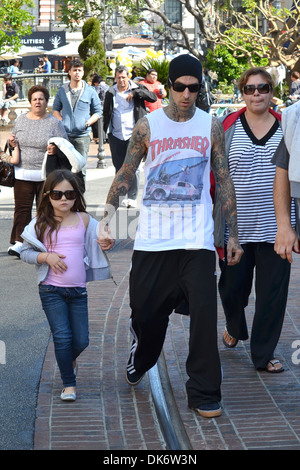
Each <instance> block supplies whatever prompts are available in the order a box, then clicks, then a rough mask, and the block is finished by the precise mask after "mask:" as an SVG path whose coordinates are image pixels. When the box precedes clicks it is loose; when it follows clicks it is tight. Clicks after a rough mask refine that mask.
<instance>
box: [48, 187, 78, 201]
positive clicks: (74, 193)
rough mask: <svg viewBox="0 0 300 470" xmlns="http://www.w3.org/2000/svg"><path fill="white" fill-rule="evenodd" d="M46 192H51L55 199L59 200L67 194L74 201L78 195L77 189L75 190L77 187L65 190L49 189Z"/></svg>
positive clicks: (52, 197)
mask: <svg viewBox="0 0 300 470" xmlns="http://www.w3.org/2000/svg"><path fill="white" fill-rule="evenodd" d="M45 194H49V196H50V197H51V199H53V201H59V200H60V199H61V198H62V197H63V196H65V198H66V199H68V200H69V201H73V200H74V199H76V197H77V191H75V189H68V190H67V191H65V192H63V191H56V190H55V189H52V190H51V191H47V192H46V193H45Z"/></svg>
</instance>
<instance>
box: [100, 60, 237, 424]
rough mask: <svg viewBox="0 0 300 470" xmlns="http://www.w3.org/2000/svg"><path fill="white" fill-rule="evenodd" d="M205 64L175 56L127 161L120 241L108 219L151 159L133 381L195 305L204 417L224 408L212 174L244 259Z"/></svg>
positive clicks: (114, 196)
mask: <svg viewBox="0 0 300 470" xmlns="http://www.w3.org/2000/svg"><path fill="white" fill-rule="evenodd" d="M201 80H202V66H201V63H200V62H199V60H198V59H196V58H195V57H193V56H190V55H189V54H183V55H180V56H178V57H176V58H175V59H173V60H172V61H171V63H170V67H169V78H168V85H169V89H170V104H169V106H167V107H165V108H161V109H158V110H156V111H153V112H152V113H150V114H148V115H147V116H145V117H144V118H142V119H140V120H139V121H138V123H137V124H136V126H135V128H134V130H133V133H132V137H131V141H130V143H129V147H128V151H127V155H126V159H125V162H124V164H123V166H122V168H121V170H120V171H119V172H118V174H117V175H116V177H115V179H114V181H113V183H112V186H111V188H110V191H109V194H108V197H107V204H106V207H105V217H104V219H103V220H102V222H101V224H100V233H99V244H100V246H101V247H102V249H103V250H107V249H110V248H111V247H112V246H113V244H114V240H113V239H112V237H111V235H110V231H109V229H108V225H107V224H108V223H109V221H110V220H111V217H112V216H113V214H114V212H115V210H116V209H117V208H118V206H119V198H120V197H121V196H123V195H125V194H126V193H127V191H128V189H129V188H130V185H131V184H132V181H133V179H134V174H135V172H136V170H137V168H138V166H139V164H140V162H141V161H142V160H143V159H146V160H145V166H144V170H145V185H144V194H143V201H142V205H141V210H140V216H139V225H138V231H137V235H136V239H135V245H134V253H133V258H132V269H131V274H130V306H131V309H132V314H131V331H132V333H133V337H134V339H133V342H132V347H131V352H130V357H129V361H128V365H127V371H126V381H127V382H128V383H129V384H130V385H137V384H138V383H139V382H140V380H141V379H142V378H143V376H144V374H145V373H146V371H148V370H149V369H150V368H151V367H153V366H154V364H155V363H156V362H157V360H158V357H159V355H160V352H161V349H162V346H163V343H164V339H165V334H166V330H167V325H168V318H169V315H170V314H171V313H172V311H173V310H174V309H175V308H176V307H177V306H178V305H179V304H180V303H181V302H182V301H185V302H187V303H188V306H189V315H190V320H191V321H190V340H189V355H188V358H187V362H186V369H187V374H188V376H189V379H188V381H187V383H186V389H187V396H188V405H189V407H190V408H191V409H193V410H195V411H197V412H198V413H199V414H200V415H201V416H203V417H207V418H211V417H216V416H220V414H221V407H220V400H221V391H220V385H221V366H220V359H219V353H218V347H217V328H216V323H217V291H216V266H215V263H216V259H215V250H214V241H213V229H214V224H213V219H212V198H211V195H210V189H211V184H210V172H211V169H212V170H213V172H214V176H215V180H216V184H217V185H218V187H220V190H221V191H220V192H221V193H222V196H221V198H222V206H223V209H224V212H225V214H226V220H227V223H228V224H229V226H230V229H229V232H230V236H229V239H230V241H229V256H228V263H229V264H232V265H234V264H236V263H238V262H239V260H240V258H241V256H242V253H243V250H242V249H241V247H240V244H239V241H238V232H237V220H236V203H235V193H234V188H233V185H232V181H231V178H230V176H229V173H228V168H227V163H226V159H225V146H224V132H223V128H222V126H221V125H220V123H219V122H218V120H217V119H216V118H213V117H212V116H210V115H208V114H207V113H205V112H204V111H202V110H200V109H197V108H196V106H195V101H196V98H197V95H198V92H199V90H200V86H201Z"/></svg>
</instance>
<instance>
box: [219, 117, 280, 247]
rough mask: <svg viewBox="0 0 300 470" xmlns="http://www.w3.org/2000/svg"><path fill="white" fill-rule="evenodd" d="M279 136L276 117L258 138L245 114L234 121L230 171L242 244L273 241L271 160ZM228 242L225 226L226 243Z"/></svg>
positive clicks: (273, 213) (272, 174)
mask: <svg viewBox="0 0 300 470" xmlns="http://www.w3.org/2000/svg"><path fill="white" fill-rule="evenodd" d="M282 135H283V134H282V130H281V127H280V126H279V124H278V121H277V120H276V121H275V122H274V124H273V126H272V128H271V129H270V130H269V132H268V133H267V134H266V135H265V137H263V138H262V139H260V140H258V139H257V138H256V137H255V136H254V134H253V133H252V131H251V129H250V127H249V126H248V123H247V121H246V119H245V116H244V114H242V115H241V116H240V118H239V119H238V120H237V121H236V126H235V131H234V134H233V138H232V142H231V147H230V152H229V172H230V175H231V178H232V180H233V183H234V187H235V192H236V200H237V216H238V229H239V241H240V243H241V244H243V243H251V242H267V243H274V241H275V236H276V232H277V224H276V217H275V210H274V203H273V183H274V176H275V170H276V167H275V165H273V164H272V163H271V159H272V157H273V155H274V152H275V151H276V149H277V147H278V145H279V143H280V141H281V139H282ZM227 241H228V229H227V227H226V231H225V242H227Z"/></svg>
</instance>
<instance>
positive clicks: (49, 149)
mask: <svg viewBox="0 0 300 470" xmlns="http://www.w3.org/2000/svg"><path fill="white" fill-rule="evenodd" d="M47 153H48V155H55V154H56V145H54V144H49V145H48V146H47Z"/></svg>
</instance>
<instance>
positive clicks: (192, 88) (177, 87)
mask: <svg viewBox="0 0 300 470" xmlns="http://www.w3.org/2000/svg"><path fill="white" fill-rule="evenodd" d="M170 85H171V86H172V87H173V90H174V91H178V92H179V93H182V92H183V91H184V90H185V89H186V88H188V89H189V92H190V93H197V92H198V91H200V88H201V83H193V84H192V85H185V84H184V83H181V82H174V83H172V82H171V81H170Z"/></svg>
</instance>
